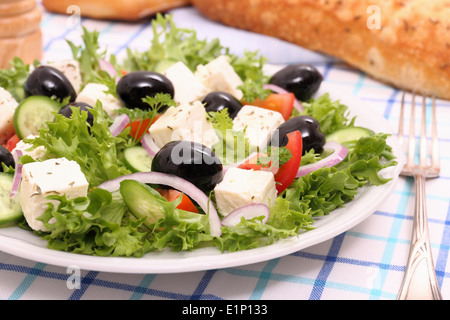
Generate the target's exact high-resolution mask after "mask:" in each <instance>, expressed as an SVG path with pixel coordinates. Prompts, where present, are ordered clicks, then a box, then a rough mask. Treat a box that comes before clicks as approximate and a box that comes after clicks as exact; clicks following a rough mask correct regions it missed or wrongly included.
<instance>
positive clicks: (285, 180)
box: [239, 131, 303, 194]
mask: <svg viewBox="0 0 450 320" xmlns="http://www.w3.org/2000/svg"><path fill="white" fill-rule="evenodd" d="M287 137H288V143H287V145H286V148H287V149H289V150H290V151H291V153H292V157H291V159H289V161H288V162H286V163H285V164H284V165H282V166H280V167H279V168H272V167H271V166H270V163H268V164H267V165H265V166H263V165H260V164H258V159H260V158H261V157H264V156H265V155H264V154H261V153H260V154H257V155H256V156H254V157H252V158H250V159H248V160H247V161H246V162H244V163H243V164H241V165H240V166H239V168H241V169H246V170H265V171H269V170H270V171H272V172H273V173H274V176H275V182H276V188H277V191H278V194H280V193H281V192H283V191H284V190H285V189H286V188H287V187H289V185H290V184H291V183H292V181H294V179H295V176H296V175H297V172H298V168H299V167H300V161H301V159H302V147H303V141H302V134H301V133H300V131H294V132H291V133H288V134H287Z"/></svg>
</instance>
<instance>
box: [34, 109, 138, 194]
mask: <svg viewBox="0 0 450 320" xmlns="http://www.w3.org/2000/svg"><path fill="white" fill-rule="evenodd" d="M73 110H74V112H73V113H72V116H71V118H67V117H64V116H63V115H61V114H56V115H55V119H54V121H48V122H47V123H46V125H45V126H43V127H42V128H41V129H40V131H39V135H38V136H37V137H36V138H33V139H26V142H29V143H31V144H32V146H33V147H32V148H37V147H39V146H43V147H44V148H45V150H46V154H47V156H48V157H52V158H59V157H61V158H62V157H64V158H66V159H68V160H73V161H76V162H77V163H78V164H79V165H80V167H81V171H82V172H83V174H84V175H85V176H86V179H87V180H88V182H89V186H90V187H93V186H98V185H99V184H101V183H103V182H105V181H108V180H111V179H114V178H117V177H120V176H123V175H125V174H129V173H131V172H130V171H129V170H128V169H127V167H126V166H125V164H124V162H123V160H122V157H121V156H120V155H121V150H122V149H123V148H124V147H125V146H126V145H127V143H128V140H127V139H128V131H129V130H125V131H123V132H122V134H120V135H119V136H117V137H114V136H113V135H112V134H111V131H110V129H109V126H110V121H109V118H108V116H107V115H106V113H105V112H104V111H103V109H102V104H101V102H100V101H97V104H96V105H95V106H94V107H93V108H92V109H91V110H90V112H91V113H92V114H93V116H94V124H93V125H92V127H90V126H89V125H88V123H87V121H86V119H87V116H88V113H87V112H86V111H82V112H79V111H78V110H79V109H77V108H74V109H73Z"/></svg>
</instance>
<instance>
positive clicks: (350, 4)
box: [191, 0, 450, 99]
mask: <svg viewBox="0 0 450 320" xmlns="http://www.w3.org/2000/svg"><path fill="white" fill-rule="evenodd" d="M191 3H192V4H193V5H194V6H195V7H196V8H197V9H198V10H199V11H201V12H202V13H203V14H204V15H205V16H207V17H209V18H211V19H213V20H216V21H219V22H221V23H224V24H226V25H229V26H233V27H236V28H241V29H246V30H250V31H254V32H258V33H262V34H266V35H270V36H274V37H277V38H280V39H283V40H286V41H289V42H292V43H295V44H298V45H300V46H302V47H305V48H308V49H311V50H315V51H319V52H322V53H325V54H328V55H332V56H335V57H337V58H340V59H342V60H344V61H346V62H347V63H348V64H350V65H352V66H355V67H357V68H359V69H361V70H363V71H364V72H366V73H367V74H369V75H371V76H373V77H374V78H376V79H378V80H381V81H383V82H385V83H388V84H391V85H394V86H396V87H398V88H400V89H406V90H416V91H420V92H425V93H427V94H434V95H436V96H438V97H440V98H444V99H450V20H449V19H448V17H450V1H447V0H440V1H428V0H403V1H400V0H370V1H369V0H216V1H209V0H191ZM371 6H372V7H371ZM371 9H373V10H374V11H371ZM377 12H378V14H377ZM373 18H380V19H379V22H380V24H379V28H376V27H377V26H376V25H372V24H371V22H374V21H375V22H376V20H373ZM369 26H370V27H369Z"/></svg>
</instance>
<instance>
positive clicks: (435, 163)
mask: <svg viewBox="0 0 450 320" xmlns="http://www.w3.org/2000/svg"><path fill="white" fill-rule="evenodd" d="M431 108H432V109H431V111H432V114H431V166H432V167H433V168H436V169H439V167H440V160H439V145H438V135H437V117H436V97H435V96H433V98H432V103H431Z"/></svg>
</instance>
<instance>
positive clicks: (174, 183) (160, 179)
mask: <svg viewBox="0 0 450 320" xmlns="http://www.w3.org/2000/svg"><path fill="white" fill-rule="evenodd" d="M128 179H131V180H135V181H138V182H141V183H151V184H163V185H166V186H169V187H171V188H173V189H176V190H178V191H180V192H182V193H184V194H186V195H187V196H189V197H190V198H191V199H192V200H193V201H195V202H196V203H197V204H198V205H199V206H200V208H202V210H203V211H204V212H206V213H207V214H208V219H209V231H210V234H211V235H212V236H214V237H219V236H220V235H221V234H222V231H221V228H220V227H221V221H220V218H219V214H218V213H217V211H216V208H215V207H214V205H213V203H212V202H211V201H210V199H209V198H208V196H207V195H206V194H205V193H203V191H201V190H200V189H199V188H197V187H196V186H195V185H194V184H192V183H191V182H189V181H187V180H185V179H182V178H180V177H177V176H175V175H171V174H166V173H161V172H137V173H132V174H129V175H125V176H121V177H119V178H116V179H113V180H109V181H107V182H104V183H102V184H101V185H99V186H98V188H100V189H105V190H107V191H110V192H113V191H116V190H119V187H120V182H122V181H123V180H128Z"/></svg>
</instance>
